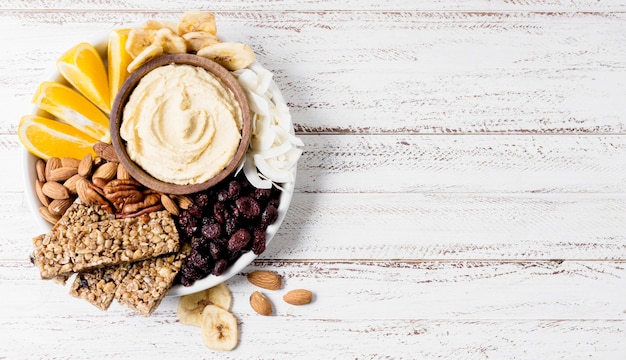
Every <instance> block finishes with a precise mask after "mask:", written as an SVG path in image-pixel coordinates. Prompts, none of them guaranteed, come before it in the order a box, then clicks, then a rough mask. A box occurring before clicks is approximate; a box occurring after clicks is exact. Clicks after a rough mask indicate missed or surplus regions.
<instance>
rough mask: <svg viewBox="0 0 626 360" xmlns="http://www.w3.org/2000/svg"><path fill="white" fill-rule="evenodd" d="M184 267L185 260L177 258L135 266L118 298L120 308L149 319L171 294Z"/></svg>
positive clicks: (123, 281) (142, 262) (150, 260)
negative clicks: (171, 289) (136, 312)
mask: <svg viewBox="0 0 626 360" xmlns="http://www.w3.org/2000/svg"><path fill="white" fill-rule="evenodd" d="M182 263H183V261H182V257H181V256H180V254H176V255H168V256H160V257H157V258H153V259H149V260H144V261H141V262H137V263H134V264H132V265H131V268H130V270H129V271H128V274H127V275H126V277H124V279H123V280H122V282H121V284H120V285H119V286H118V288H117V291H116V292H115V298H116V299H117V300H118V301H119V303H120V304H122V305H125V306H127V307H129V308H131V309H133V310H136V311H138V312H139V313H140V314H141V315H144V316H149V315H150V314H152V312H153V311H154V310H155V309H156V308H157V307H158V306H159V304H160V303H161V301H162V300H163V298H164V297H165V295H166V294H167V292H168V291H169V289H170V287H171V286H172V283H173V282H174V278H175V277H176V275H177V274H178V271H179V270H180V267H181V266H182Z"/></svg>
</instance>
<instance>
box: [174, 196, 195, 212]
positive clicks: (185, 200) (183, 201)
mask: <svg viewBox="0 0 626 360" xmlns="http://www.w3.org/2000/svg"><path fill="white" fill-rule="evenodd" d="M174 200H176V203H177V204H178V207H180V208H181V209H183V210H187V209H188V208H189V207H190V206H191V205H193V200H191V199H190V198H189V197H188V196H185V195H176V196H175V197H174Z"/></svg>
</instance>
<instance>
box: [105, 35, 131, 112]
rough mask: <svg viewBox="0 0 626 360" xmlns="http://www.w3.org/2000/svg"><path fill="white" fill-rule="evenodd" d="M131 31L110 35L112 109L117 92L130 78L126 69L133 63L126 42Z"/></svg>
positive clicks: (109, 63) (108, 54) (109, 68)
mask: <svg viewBox="0 0 626 360" xmlns="http://www.w3.org/2000/svg"><path fill="white" fill-rule="evenodd" d="M129 32H130V29H117V30H113V31H111V33H110V34H109V46H108V48H107V61H108V74H109V91H110V98H111V107H113V102H114V101H115V96H116V95H117V92H118V91H119V90H120V88H121V87H122V84H123V83H124V81H125V80H126V79H127V78H128V75H129V74H128V71H126V68H127V67H128V64H130V63H131V61H133V58H132V57H131V56H130V54H129V53H128V51H126V41H127V40H128V33H129Z"/></svg>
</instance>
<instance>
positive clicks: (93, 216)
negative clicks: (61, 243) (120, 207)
mask: <svg viewBox="0 0 626 360" xmlns="http://www.w3.org/2000/svg"><path fill="white" fill-rule="evenodd" d="M112 219H115V216H114V215H112V214H109V213H108V212H106V211H105V210H104V209H102V208H101V207H100V205H97V204H95V205H85V204H83V203H82V202H81V201H80V200H77V201H75V202H74V203H73V204H72V205H70V207H69V208H68V209H67V210H66V211H65V213H64V214H63V216H62V217H61V219H59V221H58V222H57V223H56V224H55V225H54V226H53V227H52V230H50V232H64V231H67V227H68V226H83V225H87V224H91V223H94V222H99V221H103V220H112ZM45 236H46V234H43V235H39V236H37V237H35V238H34V239H33V244H34V248H35V249H34V252H33V255H32V257H31V261H32V262H33V263H34V264H36V265H38V266H39V264H38V261H39V262H41V261H42V259H50V257H51V255H50V254H45V251H46V250H47V246H44V242H43V240H44V237H45ZM40 269H41V266H40ZM71 275H72V273H69V272H66V273H63V274H62V275H59V276H55V277H53V278H52V280H54V281H55V282H57V283H60V284H65V282H66V281H67V280H68V279H69V278H70V277H71Z"/></svg>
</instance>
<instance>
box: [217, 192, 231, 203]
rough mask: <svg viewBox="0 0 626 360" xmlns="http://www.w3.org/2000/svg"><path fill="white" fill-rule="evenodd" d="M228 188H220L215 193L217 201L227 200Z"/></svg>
mask: <svg viewBox="0 0 626 360" xmlns="http://www.w3.org/2000/svg"><path fill="white" fill-rule="evenodd" d="M228 199H229V197H228V190H221V191H220V192H218V193H217V201H220V202H224V201H228Z"/></svg>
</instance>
